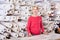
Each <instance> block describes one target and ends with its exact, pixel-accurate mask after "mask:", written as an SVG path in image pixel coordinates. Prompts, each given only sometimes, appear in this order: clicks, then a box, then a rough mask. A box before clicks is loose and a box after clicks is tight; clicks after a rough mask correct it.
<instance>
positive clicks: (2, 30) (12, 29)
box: [0, 0, 60, 40]
mask: <svg viewBox="0 0 60 40" xmlns="http://www.w3.org/2000/svg"><path fill="white" fill-rule="evenodd" d="M34 5H36V6H38V7H39V14H38V15H39V16H42V22H43V25H44V29H45V31H46V32H47V33H48V34H47V35H44V34H41V35H36V36H32V37H28V36H27V35H28V34H27V31H26V25H27V20H28V18H29V16H30V15H32V6H34ZM57 28H58V29H57ZM59 35H60V0H0V40H7V39H9V40H10V39H11V40H25V39H26V40H60V38H59V37H60V36H59ZM15 38H16V39H15Z"/></svg>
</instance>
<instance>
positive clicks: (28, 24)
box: [27, 17, 31, 35]
mask: <svg viewBox="0 0 60 40" xmlns="http://www.w3.org/2000/svg"><path fill="white" fill-rule="evenodd" d="M30 26H31V19H30V17H29V18H28V22H27V32H28V35H31V32H30Z"/></svg>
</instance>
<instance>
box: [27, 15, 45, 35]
mask: <svg viewBox="0 0 60 40" xmlns="http://www.w3.org/2000/svg"><path fill="white" fill-rule="evenodd" d="M27 31H28V34H29V33H32V34H36V35H38V34H40V33H41V32H44V27H43V24H42V17H41V16H37V17H33V16H30V17H29V19H28V23H27Z"/></svg>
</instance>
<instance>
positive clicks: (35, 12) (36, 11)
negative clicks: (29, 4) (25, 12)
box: [32, 7, 38, 15]
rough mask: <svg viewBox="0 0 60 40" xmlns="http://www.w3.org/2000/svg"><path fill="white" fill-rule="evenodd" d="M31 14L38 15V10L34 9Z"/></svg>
mask: <svg viewBox="0 0 60 40" xmlns="http://www.w3.org/2000/svg"><path fill="white" fill-rule="evenodd" d="M32 12H33V14H35V15H37V14H38V9H37V7H34V8H33V10H32Z"/></svg>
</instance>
